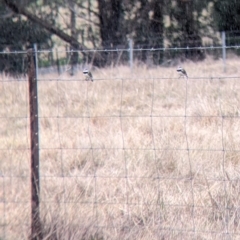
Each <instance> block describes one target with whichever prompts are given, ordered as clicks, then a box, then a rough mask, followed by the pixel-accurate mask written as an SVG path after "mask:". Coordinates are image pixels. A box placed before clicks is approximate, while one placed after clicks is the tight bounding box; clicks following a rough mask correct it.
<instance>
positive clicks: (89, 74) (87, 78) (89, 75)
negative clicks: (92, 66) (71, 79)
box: [83, 69, 93, 82]
mask: <svg viewBox="0 0 240 240" xmlns="http://www.w3.org/2000/svg"><path fill="white" fill-rule="evenodd" d="M83 74H84V75H85V76H86V80H87V81H88V80H91V81H92V82H93V76H92V73H91V72H90V71H89V70H88V69H84V70H83Z"/></svg>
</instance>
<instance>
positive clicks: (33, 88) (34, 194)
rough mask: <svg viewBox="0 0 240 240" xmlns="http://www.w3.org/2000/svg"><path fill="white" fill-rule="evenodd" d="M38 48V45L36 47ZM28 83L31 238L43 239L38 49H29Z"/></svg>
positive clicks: (32, 239)
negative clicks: (37, 69)
mask: <svg viewBox="0 0 240 240" xmlns="http://www.w3.org/2000/svg"><path fill="white" fill-rule="evenodd" d="M34 48H35V50H36V47H34ZM27 54H28V84H29V107H30V138H31V234H30V239H31V240H40V239H42V231H41V221H40V206H39V203H40V201H39V199H40V184H39V136H38V135H39V132H38V95H37V93H38V92H37V71H36V63H37V61H36V54H37V53H36V51H34V50H33V49H30V50H28V53H27Z"/></svg>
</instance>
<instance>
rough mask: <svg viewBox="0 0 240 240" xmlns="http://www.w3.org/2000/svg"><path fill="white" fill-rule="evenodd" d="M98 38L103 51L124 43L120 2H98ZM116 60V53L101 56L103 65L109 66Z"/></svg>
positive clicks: (116, 0)
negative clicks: (99, 37)
mask: <svg viewBox="0 0 240 240" xmlns="http://www.w3.org/2000/svg"><path fill="white" fill-rule="evenodd" d="M98 8H99V21H100V36H101V39H102V47H103V48H104V49H109V46H110V48H112V49H116V48H117V47H119V45H122V44H123V43H124V42H126V34H125V31H124V27H123V26H124V22H123V21H124V18H123V8H122V0H98ZM116 58H117V53H116V52H106V53H104V55H103V65H105V64H110V63H111V62H112V60H114V59H116Z"/></svg>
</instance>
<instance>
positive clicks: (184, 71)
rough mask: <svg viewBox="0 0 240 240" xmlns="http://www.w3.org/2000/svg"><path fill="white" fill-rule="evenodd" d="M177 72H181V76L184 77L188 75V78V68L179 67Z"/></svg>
mask: <svg viewBox="0 0 240 240" xmlns="http://www.w3.org/2000/svg"><path fill="white" fill-rule="evenodd" d="M177 72H179V73H180V77H181V76H184V77H186V78H187V79H188V75H187V72H186V70H185V69H184V68H182V67H178V68H177Z"/></svg>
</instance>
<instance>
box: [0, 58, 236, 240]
mask: <svg viewBox="0 0 240 240" xmlns="http://www.w3.org/2000/svg"><path fill="white" fill-rule="evenodd" d="M227 63H228V66H227V72H226V73H223V70H222V62H221V61H213V60H212V59H210V58H208V59H206V60H205V61H204V62H200V63H191V62H189V63H185V64H184V67H185V68H186V70H187V72H188V75H189V79H188V81H186V79H184V78H180V79H177V78H178V74H177V72H176V67H170V68H163V67H157V68H149V69H148V68H146V67H145V66H138V67H135V69H134V70H133V71H132V73H131V72H130V70H129V68H128V67H124V66H119V67H115V68H109V69H104V70H95V71H94V72H93V74H94V78H95V79H96V80H95V81H94V82H93V83H92V82H86V81H82V80H83V79H84V78H83V76H82V74H81V73H79V75H77V76H74V77H70V76H69V75H68V74H62V75H61V76H60V77H59V76H57V75H54V74H51V75H44V76H40V78H41V79H40V80H41V81H39V84H38V89H39V115H40V119H39V124H40V135H39V137H40V162H41V165H40V176H41V182H40V185H41V217H42V220H43V231H44V237H45V239H99V240H100V239H193V238H194V237H196V238H195V239H225V238H226V236H227V233H229V235H230V236H231V237H232V239H238V238H239V237H240V221H239V218H240V195H239V194H240V191H239V189H240V181H239V174H240V135H239V130H240V118H239V115H240V83H239V80H240V73H239V60H238V59H236V58H233V59H231V60H228V62H227ZM7 79H8V77H6V76H1V81H0V122H1V130H0V131H1V134H0V146H1V149H0V216H1V218H0V239H4V240H5V239H26V238H27V236H28V234H29V225H30V179H29V174H30V172H29V168H30V162H29V159H30V153H29V142H30V139H29V118H28V116H29V114H28V92H27V90H28V85H27V82H26V81H8V80H7Z"/></svg>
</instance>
